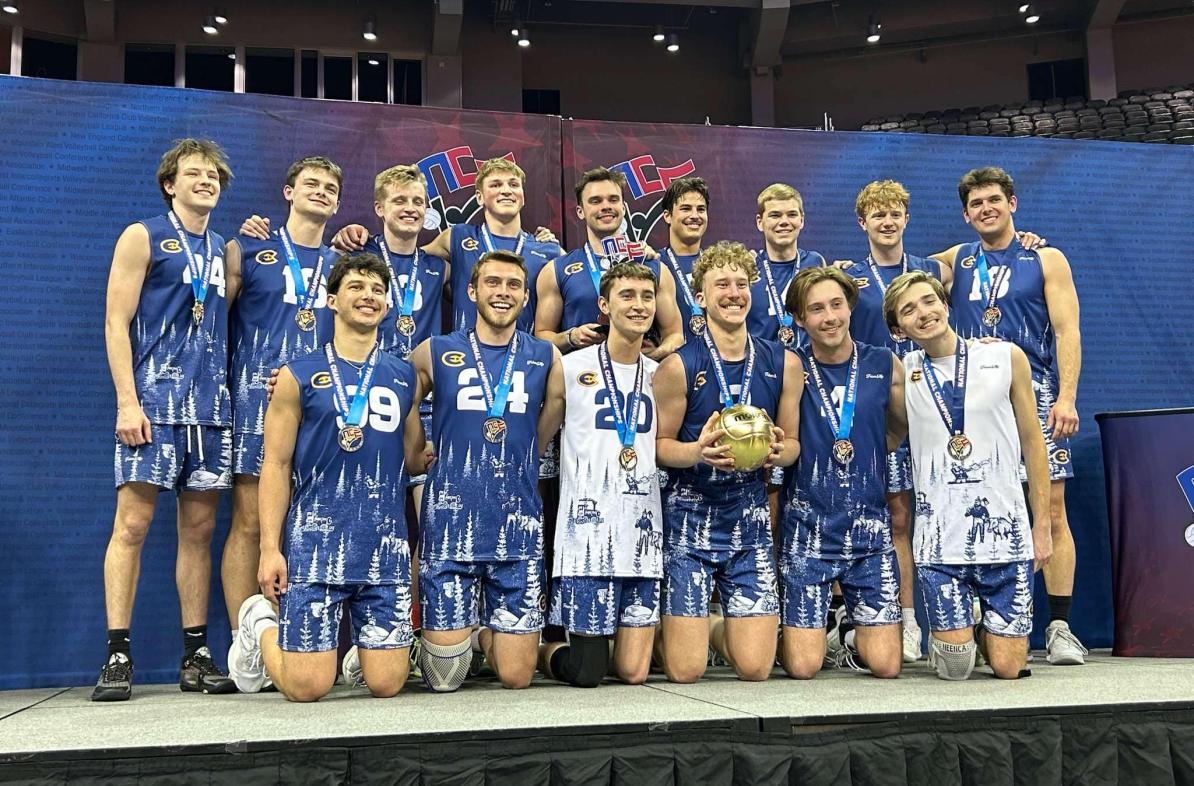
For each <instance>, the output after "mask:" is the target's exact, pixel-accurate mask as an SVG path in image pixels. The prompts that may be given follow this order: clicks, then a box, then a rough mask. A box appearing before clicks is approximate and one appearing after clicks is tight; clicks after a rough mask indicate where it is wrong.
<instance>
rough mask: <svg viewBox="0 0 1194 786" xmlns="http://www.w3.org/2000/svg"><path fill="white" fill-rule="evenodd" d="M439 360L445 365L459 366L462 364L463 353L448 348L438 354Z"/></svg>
mask: <svg viewBox="0 0 1194 786" xmlns="http://www.w3.org/2000/svg"><path fill="white" fill-rule="evenodd" d="M439 362H440V363H443V364H444V365H445V366H451V367H452V368H460V367H461V366H463V365H464V353H463V352H458V351H457V350H455V349H451V350H448V351H447V352H445V353H444V354H442V355H440V356H439Z"/></svg>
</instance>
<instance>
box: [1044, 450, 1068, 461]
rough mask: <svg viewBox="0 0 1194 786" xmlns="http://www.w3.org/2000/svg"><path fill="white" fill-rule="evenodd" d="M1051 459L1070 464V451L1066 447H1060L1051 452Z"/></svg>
mask: <svg viewBox="0 0 1194 786" xmlns="http://www.w3.org/2000/svg"><path fill="white" fill-rule="evenodd" d="M1049 460H1050V461H1052V462H1053V463H1054V464H1069V463H1070V452H1069V451H1068V450H1066V449H1065V448H1058V449H1057V450H1055V451H1053V452H1052V453H1050V454H1049Z"/></svg>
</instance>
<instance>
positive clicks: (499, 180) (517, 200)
mask: <svg viewBox="0 0 1194 786" xmlns="http://www.w3.org/2000/svg"><path fill="white" fill-rule="evenodd" d="M477 201H478V202H480V203H481V206H482V207H483V208H485V213H486V214H487V215H491V216H493V217H494V218H497V219H498V220H500V221H502V222H507V221H511V220H513V219H515V218H517V217H518V214H519V212H520V211H521V210H522V206H523V203H524V201H525V197H524V196H523V192H522V176H521V175H520V174H518V173H517V172H515V171H513V170H510V169H495V170H493V171H492V172H490V173H488V174H486V175H485V178H484V180H482V181H481V183H480V184H479V185H478V186H477Z"/></svg>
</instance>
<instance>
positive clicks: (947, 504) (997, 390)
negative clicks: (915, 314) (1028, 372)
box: [904, 342, 1032, 565]
mask: <svg viewBox="0 0 1194 786" xmlns="http://www.w3.org/2000/svg"><path fill="white" fill-rule="evenodd" d="M967 346H968V348H969V358H970V360H969V368H968V372H969V379H968V381H967V383H966V424H965V433H966V436H967V437H969V438H970V441H971V443H972V445H973V452H972V453H971V454H970V455H969V456H968V457H966V458H965V459H962V460H955V459H953V458H951V457H950V455H949V453H948V452H947V450H946V445H947V443H948V440H949V436H950V434H949V431H948V430H947V429H946V427H945V423H944V421H943V420H942V418H941V415H940V414H939V412H938V410H937V406H936V404H935V402H934V400H933V395H932V392H931V391H930V390H929V385H928V382H927V381H926V380H925V378H924V376H925V375H924V371H923V370H922V365H921V364H922V363H923V360H924V350H916V351H915V352H910V353H908V354H907V355H906V356H905V357H904V371H905V385H904V391H905V400H906V402H907V408H908V441H909V445H910V447H911V453H912V471H913V477H914V482H915V489H916V503H915V511H916V513H915V515H916V526H915V530H914V532H915V536H914V541H913V550H914V551H915V559H916V562H917V564H921V563H927V564H946V565H957V564H991V563H1006V562H1014V561H1018V560H1025V559H1032V532H1031V530H1030V528H1029V525H1028V508H1027V506H1026V505H1025V503H1024V490H1023V488H1022V487H1021V486H1020V476H1019V469H1020V435H1019V432H1018V431H1017V430H1016V416H1015V412H1014V411H1013V409H1012V402H1011V385H1012V346H1013V345H1012V344H1010V343H1005V342H1000V343H994V344H981V343H978V342H970V343H968V344H967ZM954 364H955V362H954V356H953V355H950V356H948V357H945V358H938V359H935V360H934V361H933V369H934V371H935V373H936V375H937V380H938V381H939V382H940V383H941V384H942V385H945V384H946V383H947V382H948V383H949V384H950V385H951V386H952V384H953V380H954V372H955V368H954Z"/></svg>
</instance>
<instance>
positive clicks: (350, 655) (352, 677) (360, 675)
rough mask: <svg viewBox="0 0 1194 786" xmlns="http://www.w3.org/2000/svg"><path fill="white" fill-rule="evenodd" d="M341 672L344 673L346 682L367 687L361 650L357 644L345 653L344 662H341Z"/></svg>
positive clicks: (353, 685) (354, 685)
mask: <svg viewBox="0 0 1194 786" xmlns="http://www.w3.org/2000/svg"><path fill="white" fill-rule="evenodd" d="M340 673H341V674H342V675H344V682H345V683H346V684H348V685H351V686H352V687H354V688H364V687H365V672H363V671H362V670H361V652H360V650H358V649H357V645H355V644H354V645H352V646H351V647H349V648H348V652H346V653H344V662H343V663H341V664H340Z"/></svg>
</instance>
